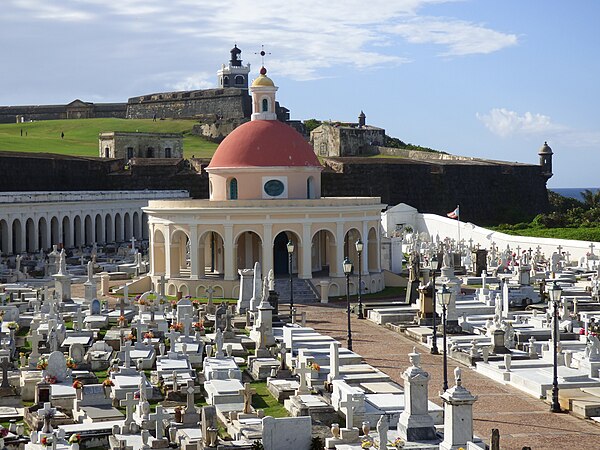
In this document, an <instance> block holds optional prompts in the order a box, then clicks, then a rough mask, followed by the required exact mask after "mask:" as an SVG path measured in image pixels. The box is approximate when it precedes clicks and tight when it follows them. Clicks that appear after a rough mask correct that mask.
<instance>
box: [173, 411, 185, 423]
mask: <svg viewBox="0 0 600 450" xmlns="http://www.w3.org/2000/svg"><path fill="white" fill-rule="evenodd" d="M175 422H177V423H183V411H182V410H181V408H175Z"/></svg>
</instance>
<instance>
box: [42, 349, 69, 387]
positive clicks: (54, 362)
mask: <svg viewBox="0 0 600 450" xmlns="http://www.w3.org/2000/svg"><path fill="white" fill-rule="evenodd" d="M46 375H47V376H49V377H56V382H57V383H62V382H63V381H65V380H66V379H67V361H66V359H65V355H64V354H63V353H62V352H58V351H56V352H52V353H50V356H48V367H47V368H46Z"/></svg>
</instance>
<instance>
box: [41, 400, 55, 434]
mask: <svg viewBox="0 0 600 450" xmlns="http://www.w3.org/2000/svg"><path fill="white" fill-rule="evenodd" d="M55 414H56V408H52V404H51V403H50V402H48V403H44V407H43V408H41V409H38V411H37V415H38V417H41V418H42V419H43V420H44V426H43V427H42V433H52V424H51V423H50V421H51V420H52V418H53V417H54V415H55Z"/></svg>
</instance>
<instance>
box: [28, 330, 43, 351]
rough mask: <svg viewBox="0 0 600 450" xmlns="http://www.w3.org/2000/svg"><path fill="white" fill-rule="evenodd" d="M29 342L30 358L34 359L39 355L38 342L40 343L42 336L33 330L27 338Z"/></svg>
mask: <svg viewBox="0 0 600 450" xmlns="http://www.w3.org/2000/svg"><path fill="white" fill-rule="evenodd" d="M29 340H30V341H31V357H33V358H36V357H38V356H39V355H40V353H39V348H40V341H42V335H40V334H39V333H38V332H37V330H35V331H34V332H33V333H32V334H31V337H30V338H29Z"/></svg>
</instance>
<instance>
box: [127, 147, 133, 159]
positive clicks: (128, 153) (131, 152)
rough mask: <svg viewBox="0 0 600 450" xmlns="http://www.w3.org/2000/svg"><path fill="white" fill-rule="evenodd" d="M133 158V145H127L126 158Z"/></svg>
mask: <svg viewBox="0 0 600 450" xmlns="http://www.w3.org/2000/svg"><path fill="white" fill-rule="evenodd" d="M131 158H133V147H127V159H131Z"/></svg>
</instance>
